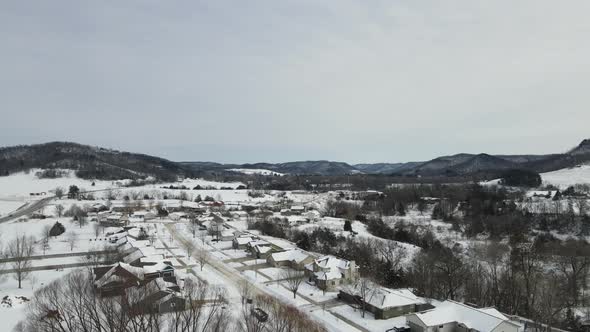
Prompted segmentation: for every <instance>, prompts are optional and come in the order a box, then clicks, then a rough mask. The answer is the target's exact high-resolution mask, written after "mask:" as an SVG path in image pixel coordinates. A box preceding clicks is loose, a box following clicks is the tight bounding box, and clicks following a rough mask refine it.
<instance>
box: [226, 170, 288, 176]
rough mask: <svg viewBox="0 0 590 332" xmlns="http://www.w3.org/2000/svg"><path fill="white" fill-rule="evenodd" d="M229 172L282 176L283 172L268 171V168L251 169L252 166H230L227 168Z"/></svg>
mask: <svg viewBox="0 0 590 332" xmlns="http://www.w3.org/2000/svg"><path fill="white" fill-rule="evenodd" d="M228 171H231V172H237V173H242V174H247V175H275V176H283V175H284V174H283V173H279V172H274V171H270V170H268V169H253V168H232V169H228Z"/></svg>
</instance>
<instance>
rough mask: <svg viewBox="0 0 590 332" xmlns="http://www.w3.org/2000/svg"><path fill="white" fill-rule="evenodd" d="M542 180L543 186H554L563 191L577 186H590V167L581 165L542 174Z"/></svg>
mask: <svg viewBox="0 0 590 332" xmlns="http://www.w3.org/2000/svg"><path fill="white" fill-rule="evenodd" d="M541 179H542V180H543V184H552V185H554V186H556V187H558V188H561V189H565V188H567V187H569V186H573V185H575V184H590V165H580V166H576V167H571V168H564V169H560V170H557V171H553V172H548V173H541Z"/></svg>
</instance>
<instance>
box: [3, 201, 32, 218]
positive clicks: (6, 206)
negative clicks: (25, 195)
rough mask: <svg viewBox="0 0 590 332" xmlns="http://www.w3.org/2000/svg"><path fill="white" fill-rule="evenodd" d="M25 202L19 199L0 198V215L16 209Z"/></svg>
mask: <svg viewBox="0 0 590 332" xmlns="http://www.w3.org/2000/svg"><path fill="white" fill-rule="evenodd" d="M25 204H27V203H26V202H25V201H24V200H20V199H12V200H9V199H0V217H1V216H4V215H7V214H9V213H11V212H13V211H15V210H17V209H18V208H20V207H21V206H24V205H25Z"/></svg>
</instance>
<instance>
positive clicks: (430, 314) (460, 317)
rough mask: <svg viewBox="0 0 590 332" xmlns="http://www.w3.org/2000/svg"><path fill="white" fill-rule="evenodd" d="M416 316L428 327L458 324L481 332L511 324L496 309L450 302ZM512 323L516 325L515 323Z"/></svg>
mask: <svg viewBox="0 0 590 332" xmlns="http://www.w3.org/2000/svg"><path fill="white" fill-rule="evenodd" d="M414 315H415V316H416V317H418V318H419V319H420V320H421V321H422V322H423V323H424V324H425V325H426V326H438V325H444V324H447V323H452V322H457V323H461V324H463V325H465V326H466V327H468V328H470V329H474V330H477V331H480V332H488V331H492V330H493V329H494V328H496V326H498V325H500V324H501V323H502V322H510V320H509V319H508V317H506V316H504V315H503V314H501V313H500V312H499V311H497V310H495V309H493V310H490V309H489V308H488V309H477V308H473V307H470V306H468V305H465V304H462V303H458V302H455V301H450V300H449V301H445V302H443V303H441V304H440V305H439V306H438V307H436V308H434V309H432V310H428V311H425V312H421V313H415V314H414ZM510 323H511V324H515V323H513V322H510ZM515 325H517V324H515Z"/></svg>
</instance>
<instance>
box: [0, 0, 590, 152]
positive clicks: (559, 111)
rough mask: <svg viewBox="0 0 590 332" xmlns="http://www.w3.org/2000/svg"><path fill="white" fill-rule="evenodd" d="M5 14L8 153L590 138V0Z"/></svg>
mask: <svg viewBox="0 0 590 332" xmlns="http://www.w3.org/2000/svg"><path fill="white" fill-rule="evenodd" d="M0 9H1V10H0V41H2V43H1V44H0V51H1V52H0V115H1V117H2V120H1V121H0V145H12V144H21V143H35V142H43V141H48V140H72V141H79V142H81V143H88V144H94V145H101V146H108V147H115V148H119V149H123V150H132V151H139V152H145V153H151V154H156V155H161V156H164V157H168V158H170V159H173V160H216V161H224V162H252V161H287V160H301V159H319V158H321V159H332V160H343V161H349V162H361V161H368V162H370V161H408V160H424V159H429V158H432V157H435V156H437V155H440V154H450V153H458V152H489V153H546V152H558V151H563V150H565V149H566V148H568V147H569V146H571V145H574V144H576V143H577V142H578V141H579V140H581V139H582V138H584V137H585V136H588V131H587V123H588V121H589V120H590V112H589V111H588V109H589V106H590V100H589V98H588V93H587V91H585V90H586V87H587V86H588V84H589V83H590V76H589V74H590V64H589V63H588V61H587V59H588V58H590V44H588V43H587V37H588V35H590V21H588V20H587V14H588V12H589V10H590V3H588V2H587V1H583V0H579V1H568V2H566V3H559V4H556V3H555V2H554V1H545V0H526V1H519V2H516V3H515V2H514V1H479V0H476V1H466V0H463V1H445V2H440V1H434V0H431V1H411V2H401V1H342V0H333V1H329V0H322V1H317V0H316V1H312V0H307V1H280V2H277V1H247V2H246V1H233V2H230V1H176V2H174V3H172V2H169V1H165V2H162V1H101V2H80V1H73V0H72V1H51V2H24V1H15V2H6V3H3V4H1V5H0Z"/></svg>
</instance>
